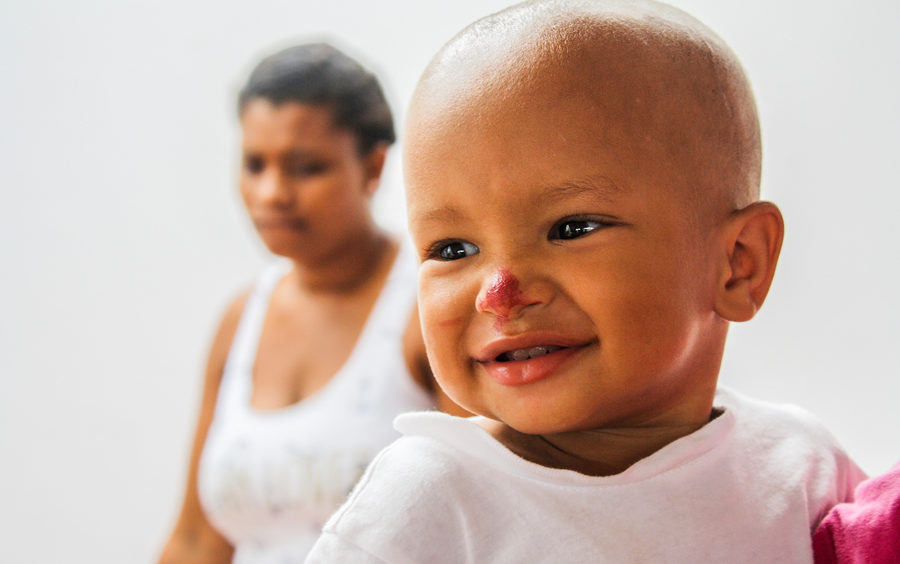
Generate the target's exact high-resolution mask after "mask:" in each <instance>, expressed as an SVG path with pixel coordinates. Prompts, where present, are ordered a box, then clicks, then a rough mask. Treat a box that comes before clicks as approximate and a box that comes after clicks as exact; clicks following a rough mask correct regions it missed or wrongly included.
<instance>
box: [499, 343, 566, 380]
mask: <svg viewBox="0 0 900 564" xmlns="http://www.w3.org/2000/svg"><path fill="white" fill-rule="evenodd" d="M581 348H582V347H565V348H561V349H558V350H555V351H553V352H549V353H547V354H544V355H541V356H537V357H534V358H530V359H528V360H509V361H506V362H500V361H497V360H491V361H488V362H482V363H481V365H482V366H483V367H484V370H485V372H487V374H488V376H490V377H491V379H493V380H494V381H495V382H497V383H498V384H502V385H504V386H522V385H525V384H531V383H533V382H537V381H539V380H543V379H545V378H548V377H550V376H552V375H553V374H554V373H555V372H556V371H557V370H558V369H559V367H560V365H562V364H563V363H564V362H566V361H567V360H568V359H569V358H571V357H572V356H573V355H575V354H576V353H578V352H579V351H580V350H581Z"/></svg>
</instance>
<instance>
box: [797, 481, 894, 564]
mask: <svg viewBox="0 0 900 564" xmlns="http://www.w3.org/2000/svg"><path fill="white" fill-rule="evenodd" d="M813 551H814V552H815V561H816V564H833V563H841V564H845V563H866V564H882V563H884V564H888V563H893V564H896V563H898V562H900V463H898V464H896V465H895V466H894V467H893V468H891V469H890V470H889V471H888V472H887V473H886V474H882V475H881V476H878V477H875V478H872V479H870V480H866V481H865V482H863V483H861V484H860V485H859V487H857V489H856V499H855V500H854V501H853V502H852V503H840V504H838V505H836V506H835V507H834V508H832V509H831V511H829V513H828V515H827V516H826V517H825V519H823V520H822V523H821V524H820V525H819V527H818V528H817V529H816V532H815V534H814V535H813Z"/></svg>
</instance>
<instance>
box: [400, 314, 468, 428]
mask: <svg viewBox="0 0 900 564" xmlns="http://www.w3.org/2000/svg"><path fill="white" fill-rule="evenodd" d="M403 356H404V357H405V359H406V367H407V368H408V369H409V373H410V374H411V375H412V377H413V380H415V381H416V383H417V384H419V385H420V386H422V387H423V388H424V389H425V390H426V391H427V392H428V393H429V394H430V395H431V397H432V398H434V405H435V407H437V408H438V409H439V410H441V411H443V412H445V413H449V414H450V415H459V416H461V417H468V416H470V415H472V414H471V413H469V412H468V411H466V410H465V409H463V408H462V407H460V406H458V405H457V404H456V402H454V401H453V400H452V399H450V396H448V395H447V394H445V393H444V390H442V389H441V387H440V386H438V383H437V381H436V380H435V379H434V373H433V372H432V371H431V365H430V364H429V363H428V357H427V355H426V354H425V339H423V338H422V329H421V327H420V326H419V309H418V306H417V307H415V308H413V312H412V316H411V317H410V319H409V323H408V324H407V326H406V331H405V332H404V334H403Z"/></svg>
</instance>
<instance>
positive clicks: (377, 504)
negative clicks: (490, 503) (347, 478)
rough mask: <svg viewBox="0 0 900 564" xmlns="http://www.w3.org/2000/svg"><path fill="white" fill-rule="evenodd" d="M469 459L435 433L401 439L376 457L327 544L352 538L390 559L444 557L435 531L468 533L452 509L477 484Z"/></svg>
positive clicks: (330, 527)
mask: <svg viewBox="0 0 900 564" xmlns="http://www.w3.org/2000/svg"><path fill="white" fill-rule="evenodd" d="M471 463H472V460H470V459H469V457H468V456H467V455H466V454H465V453H463V452H461V451H459V450H458V449H456V448H455V447H453V446H451V445H447V444H446V443H444V442H443V441H441V440H440V439H438V438H435V437H433V436H428V435H419V434H415V435H407V436H403V437H400V438H399V439H397V440H396V441H394V442H393V443H391V444H390V445H389V446H388V447H386V448H385V449H384V450H382V451H381V453H379V455H378V456H377V457H376V458H375V459H374V460H373V461H372V463H371V464H370V465H369V467H368V468H367V469H366V472H365V474H364V475H363V477H362V478H361V479H360V481H359V483H358V484H357V485H356V487H355V488H354V490H353V492H352V493H351V495H350V498H349V499H348V500H347V502H346V503H345V504H344V505H343V507H341V509H340V510H338V512H337V513H335V514H334V515H333V516H332V517H331V519H330V520H329V521H328V523H326V525H325V527H324V533H325V536H327V537H331V539H330V540H329V541H327V542H334V540H336V539H341V542H345V543H346V542H350V543H352V545H353V546H355V547H356V549H357V550H361V551H363V552H365V553H366V554H369V555H372V556H375V557H377V558H379V559H381V560H383V561H386V562H392V561H397V560H403V559H405V558H408V556H409V555H416V561H428V560H435V559H437V560H440V559H441V558H442V557H445V556H446V554H444V553H442V552H441V551H442V550H443V548H445V547H439V546H438V545H437V544H436V543H435V540H434V538H433V537H434V535H435V531H441V535H440V536H441V538H446V539H455V538H462V536H461V535H464V534H465V531H464V530H463V528H462V525H461V524H460V523H458V520H457V519H454V515H455V514H456V513H458V511H456V510H455V509H454V508H455V507H456V506H457V505H458V504H459V503H461V502H464V501H465V500H466V499H467V498H471V497H472V496H473V494H474V491H475V489H474V488H477V487H478V484H477V481H476V480H475V479H474V478H473V477H472V468H471ZM376 523H377V526H373V524H376ZM455 529H458V530H455ZM320 542H323V541H320Z"/></svg>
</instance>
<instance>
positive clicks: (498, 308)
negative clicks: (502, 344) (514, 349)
mask: <svg viewBox="0 0 900 564" xmlns="http://www.w3.org/2000/svg"><path fill="white" fill-rule="evenodd" d="M539 303H541V300H540V299H539V298H538V297H537V296H533V295H532V296H529V295H528V294H527V293H526V292H523V290H522V287H521V284H520V283H519V279H518V278H516V275H515V274H513V273H512V271H510V270H509V269H506V268H499V269H497V271H496V272H494V273H493V274H492V275H491V276H490V277H489V278H488V280H487V281H486V283H485V284H484V285H483V286H482V288H481V291H480V292H479V293H478V298H477V300H476V302H475V308H476V309H477V310H478V311H479V312H483V313H493V314H494V315H496V316H497V317H499V318H502V319H511V318H514V317H518V315H519V314H520V312H521V310H522V309H523V308H526V307H528V306H530V305H535V304H539Z"/></svg>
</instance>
